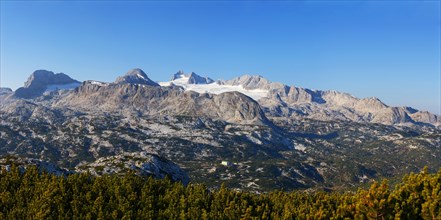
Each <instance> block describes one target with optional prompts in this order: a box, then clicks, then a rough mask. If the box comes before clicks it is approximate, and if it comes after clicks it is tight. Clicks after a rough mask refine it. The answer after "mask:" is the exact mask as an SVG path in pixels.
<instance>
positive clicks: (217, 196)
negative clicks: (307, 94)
mask: <svg viewBox="0 0 441 220" xmlns="http://www.w3.org/2000/svg"><path fill="white" fill-rule="evenodd" d="M0 219H441V170H440V171H439V172H438V173H437V174H429V173H428V172H427V169H425V170H424V171H423V172H421V173H419V174H413V173H412V174H409V175H407V176H406V177H404V178H403V181H402V183H400V184H398V185H397V186H396V187H395V189H392V190H391V189H390V188H389V186H388V183H387V181H383V182H381V183H373V184H372V185H371V186H370V188H369V189H367V190H359V191H358V192H356V193H345V194H338V193H325V192H316V193H303V192H280V191H275V192H271V193H266V194H261V195H258V194H254V193H248V192H237V191H234V190H230V189H227V188H225V187H224V186H222V187H221V188H219V189H217V190H212V191H209V190H207V188H206V187H205V186H204V185H199V184H190V185H189V186H183V185H182V184H180V183H173V182H171V181H170V180H167V179H166V180H155V179H152V178H148V179H146V178H142V177H139V176H136V175H134V174H131V173H129V174H127V175H125V176H124V177H118V176H102V177H93V176H90V175H89V174H74V175H70V176H68V177H58V176H54V175H49V174H45V173H43V174H41V173H39V172H38V170H37V169H36V168H35V167H29V168H28V169H27V171H26V172H24V173H20V171H19V169H18V168H16V167H13V168H12V170H11V171H10V172H6V171H5V170H3V171H1V172H0Z"/></svg>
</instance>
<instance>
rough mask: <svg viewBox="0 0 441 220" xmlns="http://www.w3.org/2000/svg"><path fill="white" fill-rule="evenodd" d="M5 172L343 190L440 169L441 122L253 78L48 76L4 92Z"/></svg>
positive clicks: (0, 102) (0, 115)
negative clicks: (29, 169) (15, 168)
mask: <svg viewBox="0 0 441 220" xmlns="http://www.w3.org/2000/svg"><path fill="white" fill-rule="evenodd" d="M0 137H1V138H0V156H1V157H2V159H0V164H1V165H2V166H3V167H6V168H8V167H9V164H10V163H11V162H13V163H16V164H18V165H20V166H23V167H26V166H27V165H29V164H34V165H37V166H38V167H39V168H41V169H44V170H47V171H49V172H51V171H52V172H55V173H57V174H59V175H63V174H66V175H67V174H68V173H72V172H90V173H92V174H94V175H103V174H123V173H126V172H128V171H129V170H133V171H134V172H136V173H138V174H139V175H151V176H154V177H156V178H163V177H165V176H170V178H172V179H173V180H175V181H182V182H183V183H188V182H196V183H204V184H206V185H207V186H208V187H210V188H216V187H219V186H220V185H221V184H222V183H225V184H226V186H228V187H230V188H236V189H239V190H246V191H255V192H265V191H270V190H273V189H284V190H294V189H302V190H317V189H325V190H343V189H350V188H353V187H357V186H360V185H362V184H364V183H366V182H369V181H370V180H373V179H381V178H392V179H394V178H397V179H398V178H401V177H402V175H404V174H407V173H409V172H418V171H420V170H421V169H422V168H423V167H424V166H429V168H430V169H431V170H432V171H436V170H438V169H439V168H440V167H441V116H439V115H435V114H432V113H430V112H425V111H418V110H416V109H413V108H411V107H391V106H388V105H386V104H385V103H383V102H381V101H380V100H379V99H377V98H363V99H360V98H356V97H354V96H352V95H350V94H347V93H341V92H336V91H318V90H310V89H306V88H300V87H295V86H288V85H284V84H282V83H275V82H270V81H268V80H267V79H265V78H263V77H261V76H249V75H244V76H240V77H237V78H235V79H231V80H226V81H223V80H219V81H214V80H212V79H210V78H208V77H202V76H199V75H197V74H196V73H189V74H185V73H184V72H182V71H179V72H177V73H176V74H174V75H173V76H172V78H171V80H170V81H169V82H155V81H153V80H151V79H150V78H149V77H148V76H147V75H146V74H145V73H144V72H143V71H142V70H140V69H132V70H130V71H128V72H127V73H126V74H125V75H122V76H121V77H118V78H117V79H116V80H115V81H114V82H112V83H107V82H98V81H94V80H88V81H84V82H79V81H77V80H74V79H72V78H71V77H69V76H68V75H66V74H63V73H57V74H55V73H53V72H50V71H46V70H37V71H35V72H34V73H32V74H31V76H30V77H29V79H28V81H27V82H26V83H25V85H24V87H21V88H19V89H17V90H15V91H13V90H11V89H8V88H0Z"/></svg>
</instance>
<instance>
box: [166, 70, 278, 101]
mask: <svg viewBox="0 0 441 220" xmlns="http://www.w3.org/2000/svg"><path fill="white" fill-rule="evenodd" d="M180 76H181V77H180V78H178V79H175V80H173V81H169V82H159V85H161V86H171V85H176V86H181V87H183V88H184V90H185V91H194V92H197V93H210V94H216V95H217V94H221V93H224V92H240V93H242V94H244V95H247V96H249V97H251V98H252V99H254V100H256V101H257V100H259V99H261V98H264V97H267V96H268V92H269V90H266V89H245V88H244V87H243V86H242V85H235V86H232V85H220V84H218V83H217V82H213V83H210V84H189V83H188V80H189V77H186V76H184V75H180Z"/></svg>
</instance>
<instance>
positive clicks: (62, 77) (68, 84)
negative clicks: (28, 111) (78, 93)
mask: <svg viewBox="0 0 441 220" xmlns="http://www.w3.org/2000/svg"><path fill="white" fill-rule="evenodd" d="M80 84H81V83H80V82H79V81H77V80H74V79H72V78H70V77H69V76H68V75H66V74H64V73H56V74H55V73H54V72H51V71H47V70H37V71H34V72H33V73H32V74H31V76H30V77H29V78H28V80H27V81H26V82H25V85H24V87H20V88H18V89H17V90H16V91H15V96H17V97H20V98H34V97H37V96H40V95H42V94H43V93H44V92H45V91H46V90H50V91H53V90H58V89H72V88H76V87H78V86H79V85H80Z"/></svg>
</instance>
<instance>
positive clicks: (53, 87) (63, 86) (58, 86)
mask: <svg viewBox="0 0 441 220" xmlns="http://www.w3.org/2000/svg"><path fill="white" fill-rule="evenodd" d="M80 85H81V83H78V82H73V83H68V84H54V85H48V86H47V87H46V91H45V92H52V91H56V90H72V89H75V88H77V87H79V86H80Z"/></svg>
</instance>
